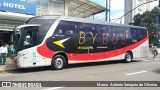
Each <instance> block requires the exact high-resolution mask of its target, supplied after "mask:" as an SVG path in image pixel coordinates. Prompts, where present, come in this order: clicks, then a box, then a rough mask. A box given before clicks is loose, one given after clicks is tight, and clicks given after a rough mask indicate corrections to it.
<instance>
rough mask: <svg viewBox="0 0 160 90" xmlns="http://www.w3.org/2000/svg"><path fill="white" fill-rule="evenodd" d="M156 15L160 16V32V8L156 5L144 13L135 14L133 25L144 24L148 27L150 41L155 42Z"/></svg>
mask: <svg viewBox="0 0 160 90" xmlns="http://www.w3.org/2000/svg"><path fill="white" fill-rule="evenodd" d="M156 16H158V17H159V32H160V8H158V7H155V8H153V9H152V10H151V11H146V12H144V13H143V14H137V15H135V16H134V18H133V20H134V22H133V25H135V26H143V27H146V28H147V29H148V33H149V43H155V39H156V37H155V29H156V27H155V25H156Z"/></svg>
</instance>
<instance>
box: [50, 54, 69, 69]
mask: <svg viewBox="0 0 160 90" xmlns="http://www.w3.org/2000/svg"><path fill="white" fill-rule="evenodd" d="M65 65H66V58H65V57H64V56H63V55H56V56H54V58H53V59H52V62H51V68H52V69H54V70H62V69H63V68H64V67H65Z"/></svg>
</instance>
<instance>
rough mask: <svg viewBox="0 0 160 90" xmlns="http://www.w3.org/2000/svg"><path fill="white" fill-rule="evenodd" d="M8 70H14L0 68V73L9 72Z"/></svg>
mask: <svg viewBox="0 0 160 90" xmlns="http://www.w3.org/2000/svg"><path fill="white" fill-rule="evenodd" d="M10 70H14V69H9V68H0V72H4V71H10Z"/></svg>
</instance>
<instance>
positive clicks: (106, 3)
mask: <svg viewBox="0 0 160 90" xmlns="http://www.w3.org/2000/svg"><path fill="white" fill-rule="evenodd" d="M106 21H108V0H106Z"/></svg>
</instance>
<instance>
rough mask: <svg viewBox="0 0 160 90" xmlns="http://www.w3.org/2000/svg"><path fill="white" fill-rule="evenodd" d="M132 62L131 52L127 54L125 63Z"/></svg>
mask: <svg viewBox="0 0 160 90" xmlns="http://www.w3.org/2000/svg"><path fill="white" fill-rule="evenodd" d="M131 61H132V55H131V53H130V52H127V53H126V54H125V59H124V62H125V63H130V62H131Z"/></svg>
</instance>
